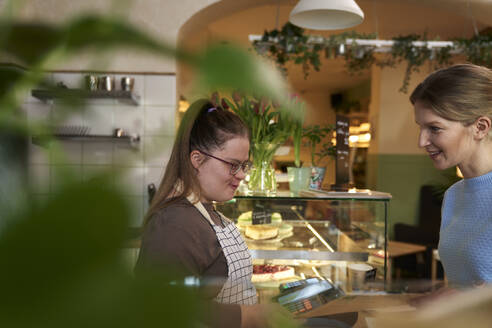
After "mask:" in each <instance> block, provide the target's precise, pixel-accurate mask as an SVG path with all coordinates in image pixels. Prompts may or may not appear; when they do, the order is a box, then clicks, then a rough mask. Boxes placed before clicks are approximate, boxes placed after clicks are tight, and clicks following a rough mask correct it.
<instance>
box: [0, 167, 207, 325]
mask: <svg viewBox="0 0 492 328" xmlns="http://www.w3.org/2000/svg"><path fill="white" fill-rule="evenodd" d="M107 179H108V177H107V176H101V177H99V178H98V179H96V180H95V181H94V182H92V183H87V184H80V183H74V181H72V180H70V179H67V180H66V181H65V184H64V187H62V189H60V190H59V192H58V193H56V194H55V195H53V196H52V198H51V200H50V201H49V202H47V203H45V204H37V203H35V202H34V201H32V200H31V202H30V203H29V204H30V206H26V208H25V210H24V211H22V212H21V213H19V214H18V215H17V217H15V218H13V220H9V223H8V224H7V226H6V228H5V229H4V230H3V232H2V234H1V238H0V259H1V262H2V270H0V289H1V290H2V294H1V297H0V326H2V327H11V328H15V327H50V328H55V327H87V326H91V327H135V326H141V327H146V326H154V325H156V324H158V323H160V322H162V321H163V320H165V323H166V325H167V324H169V326H172V327H191V326H192V324H193V321H195V320H197V319H198V318H199V316H200V312H199V309H200V307H198V304H197V301H195V300H194V298H195V297H194V295H193V290H190V289H189V288H184V287H183V286H171V285H170V284H169V281H170V279H167V278H168V277H167V276H166V275H165V274H159V275H157V274H154V276H150V273H149V276H145V277H143V278H142V279H134V278H133V277H132V276H131V274H130V273H129V271H128V269H127V268H125V267H124V266H123V262H122V261H121V260H120V256H121V255H120V254H121V248H122V247H124V245H125V242H126V227H127V224H128V213H129V208H128V206H127V204H126V203H125V200H124V198H123V197H122V196H121V195H119V193H117V192H116V191H114V190H111V189H106V188H104V187H102V186H106V185H108V184H109V183H108V181H107ZM190 314H193V315H190ZM164 318H165V319H164Z"/></svg>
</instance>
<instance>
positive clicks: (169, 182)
mask: <svg viewBox="0 0 492 328" xmlns="http://www.w3.org/2000/svg"><path fill="white" fill-rule="evenodd" d="M238 136H239V137H245V138H248V139H249V129H248V127H247V126H246V125H245V124H244V122H243V121H242V120H241V119H240V118H239V116H237V115H236V114H234V113H232V112H230V111H227V110H224V109H222V108H219V107H217V108H216V107H214V105H213V104H212V103H210V102H209V101H208V100H206V99H200V100H197V101H195V102H194V103H193V104H191V105H190V107H189V108H188V110H187V111H186V113H185V115H184V116H183V119H182V121H181V124H180V126H179V129H178V133H177V135H176V139H175V141H174V145H173V149H172V152H171V157H170V158H169V162H168V163H167V166H166V171H165V173H164V178H163V179H162V182H161V184H160V186H159V188H158V189H157V192H156V193H155V196H154V198H153V199H152V202H151V204H150V207H149V210H148V211H147V214H146V215H145V219H144V225H146V224H147V223H148V222H149V220H150V218H151V217H152V215H153V214H155V213H156V212H158V211H159V210H161V209H163V208H165V207H167V206H169V205H171V204H172V203H174V202H176V201H179V200H181V199H183V198H186V197H187V196H189V195H191V194H193V195H195V196H196V197H198V198H199V197H200V194H201V186H200V183H199V182H198V179H197V174H196V169H195V167H194V166H193V165H192V163H191V159H190V153H191V152H192V151H193V150H202V151H208V152H212V151H214V150H216V149H220V148H221V147H222V146H223V145H224V144H225V142H226V141H228V140H229V139H231V138H233V137H238Z"/></svg>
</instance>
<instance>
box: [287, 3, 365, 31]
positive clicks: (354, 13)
mask: <svg viewBox="0 0 492 328" xmlns="http://www.w3.org/2000/svg"><path fill="white" fill-rule="evenodd" d="M363 20H364V13H363V12H362V10H361V9H360V7H359V6H358V5H357V3H355V1H354V0H300V1H299V2H298V3H297V5H296V6H295V7H294V9H292V11H291V12H290V17H289V21H290V22H291V23H292V24H294V25H297V26H299V27H303V28H308V29H313V30H337V29H344V28H349V27H352V26H355V25H358V24H360V23H362V21H363Z"/></svg>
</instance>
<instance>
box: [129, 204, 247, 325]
mask: <svg viewBox="0 0 492 328" xmlns="http://www.w3.org/2000/svg"><path fill="white" fill-rule="evenodd" d="M203 205H204V207H205V209H206V210H207V211H208V213H209V214H210V217H211V218H212V221H214V223H215V224H217V225H222V222H221V219H220V217H219V216H218V214H217V213H216V212H215V211H214V209H213V205H212V204H203ZM167 265H174V266H175V267H176V268H177V269H179V270H181V271H183V272H184V273H185V274H186V275H190V276H195V277H199V278H201V281H202V282H203V281H205V282H207V281H208V282H211V283H210V284H207V285H206V287H205V288H203V289H202V290H203V294H204V295H205V297H206V298H208V299H210V300H211V299H213V298H214V297H215V296H217V295H218V293H219V292H220V290H221V289H222V286H223V284H224V283H225V280H226V279H227V276H228V267H227V260H226V258H225V256H224V253H223V251H222V247H221V246H220V244H219V241H218V240H217V236H216V234H215V230H214V229H213V228H212V226H211V225H210V223H209V222H208V220H207V219H206V218H205V217H203V216H202V214H201V213H200V212H199V211H198V209H196V208H195V207H194V206H193V204H191V203H190V202H189V201H188V200H187V199H182V200H179V201H178V202H176V203H173V204H171V205H170V206H168V207H166V208H164V209H162V210H160V211H159V212H157V213H156V214H154V215H153V216H152V218H151V219H150V221H149V223H148V224H147V225H146V227H145V229H144V233H143V236H142V245H141V248H140V253H139V258H138V261H137V267H136V272H137V273H138V269H139V268H140V267H162V266H167ZM207 306H209V307H210V309H206V310H207V311H208V313H210V322H208V323H209V324H211V325H213V326H214V327H240V325H241V309H240V307H239V305H236V304H219V303H216V302H209V303H208V304H207Z"/></svg>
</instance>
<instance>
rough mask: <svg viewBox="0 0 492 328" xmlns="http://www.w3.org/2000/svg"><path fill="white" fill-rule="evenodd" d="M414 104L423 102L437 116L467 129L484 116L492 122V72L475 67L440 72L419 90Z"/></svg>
mask: <svg viewBox="0 0 492 328" xmlns="http://www.w3.org/2000/svg"><path fill="white" fill-rule="evenodd" d="M410 102H411V103H412V104H413V105H415V103H417V102H419V103H421V104H423V105H425V106H426V107H428V108H430V109H432V110H433V111H434V112H435V113H436V114H437V115H439V116H441V117H443V118H445V119H447V120H450V121H456V122H461V123H462V124H463V125H464V126H468V125H470V124H472V123H474V122H475V121H476V120H477V118H479V117H480V116H486V117H489V118H490V119H492V71H491V70H490V69H488V68H486V67H483V66H477V65H472V64H458V65H453V66H451V67H447V68H443V69H440V70H437V71H435V72H433V73H431V74H430V75H429V76H427V78H425V80H424V81H422V83H420V84H419V85H418V86H417V87H416V88H415V90H414V91H413V92H412V94H411V95H410ZM489 138H492V130H491V131H490V132H489Z"/></svg>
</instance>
